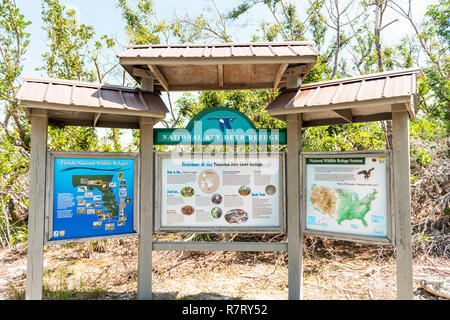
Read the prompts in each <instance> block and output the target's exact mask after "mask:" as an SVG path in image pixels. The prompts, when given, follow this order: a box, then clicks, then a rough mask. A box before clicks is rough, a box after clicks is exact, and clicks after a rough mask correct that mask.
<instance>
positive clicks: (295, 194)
mask: <svg viewBox="0 0 450 320" xmlns="http://www.w3.org/2000/svg"><path fill="white" fill-rule="evenodd" d="M286 122H287V150H288V151H287V159H286V164H287V165H286V172H288V173H289V174H288V175H287V177H286V180H287V181H286V182H287V183H286V185H287V190H286V191H287V192H286V199H287V206H286V207H287V232H288V287H289V293H288V295H289V300H300V299H301V298H302V292H303V290H302V274H303V268H302V254H303V237H302V235H301V234H300V231H301V230H300V172H299V170H300V157H299V152H300V149H301V130H302V129H301V128H302V121H301V115H297V114H290V115H288V116H287V117H286Z"/></svg>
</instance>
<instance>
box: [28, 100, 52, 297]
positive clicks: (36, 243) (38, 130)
mask: <svg viewBox="0 0 450 320" xmlns="http://www.w3.org/2000/svg"><path fill="white" fill-rule="evenodd" d="M47 125H48V118H47V113H46V112H45V110H36V109H34V110H33V111H32V114H31V159H30V203H29V210H28V252H27V283H26V294H25V298H26V299H27V300H41V299H42V277H43V266H44V219H45V213H44V212H45V172H46V160H47Z"/></svg>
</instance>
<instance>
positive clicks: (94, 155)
mask: <svg viewBox="0 0 450 320" xmlns="http://www.w3.org/2000/svg"><path fill="white" fill-rule="evenodd" d="M55 158H83V159H105V158H107V159H133V160H134V185H133V199H134V201H133V229H134V232H128V233H121V234H112V235H102V236H93V237H79V238H70V239H64V240H57V239H53V236H52V234H53V213H54V211H53V209H54V208H53V200H54V198H53V197H54V190H53V189H54V181H55V176H54V173H55V172H54V169H55V168H54V163H55ZM139 167H140V163H139V153H126V152H76V151H48V152H47V177H46V179H47V183H46V201H45V208H46V210H45V211H46V213H45V234H46V235H47V236H46V237H45V241H44V244H61V243H69V242H82V241H91V240H105V239H113V238H121V237H132V236H137V235H138V230H139V211H138V208H139V186H140V183H139V177H140V173H139Z"/></svg>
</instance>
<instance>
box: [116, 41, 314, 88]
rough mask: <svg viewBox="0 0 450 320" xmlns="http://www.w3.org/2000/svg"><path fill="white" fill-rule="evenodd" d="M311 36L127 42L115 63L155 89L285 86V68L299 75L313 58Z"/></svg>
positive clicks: (303, 75) (304, 71)
mask: <svg viewBox="0 0 450 320" xmlns="http://www.w3.org/2000/svg"><path fill="white" fill-rule="evenodd" d="M313 45H314V42H311V41H289V42H250V43H219V44H170V45H139V46H127V47H126V50H125V51H124V52H123V53H121V54H119V55H118V57H119V59H120V64H121V65H122V66H123V67H124V68H125V69H126V70H127V72H128V73H129V74H130V75H132V76H133V77H134V78H135V79H136V80H137V81H138V82H141V81H142V79H143V78H153V79H155V85H156V86H157V88H158V89H159V90H165V91H169V90H170V91H200V90H233V89H270V88H283V87H286V75H287V73H296V74H298V75H299V76H300V77H302V78H304V77H305V76H306V74H307V73H308V72H309V71H310V70H311V68H312V67H313V66H314V64H315V63H316V61H317V56H318V55H319V53H318V51H317V50H316V49H314V47H313Z"/></svg>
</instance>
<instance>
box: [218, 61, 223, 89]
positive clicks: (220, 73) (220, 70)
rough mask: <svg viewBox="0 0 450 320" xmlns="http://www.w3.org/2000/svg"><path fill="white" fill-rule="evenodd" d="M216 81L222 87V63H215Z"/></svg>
mask: <svg viewBox="0 0 450 320" xmlns="http://www.w3.org/2000/svg"><path fill="white" fill-rule="evenodd" d="M217 82H218V84H219V88H222V87H223V64H218V65H217Z"/></svg>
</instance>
